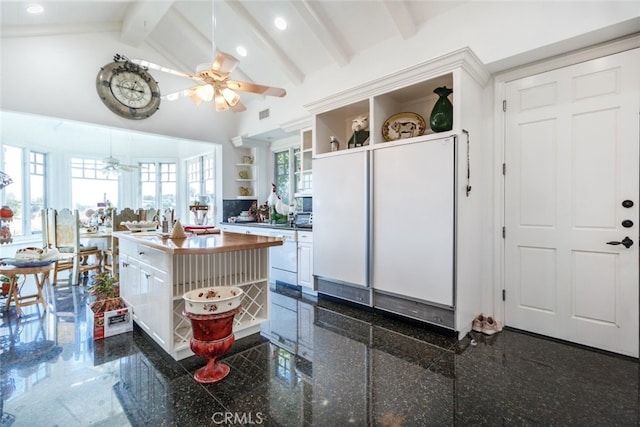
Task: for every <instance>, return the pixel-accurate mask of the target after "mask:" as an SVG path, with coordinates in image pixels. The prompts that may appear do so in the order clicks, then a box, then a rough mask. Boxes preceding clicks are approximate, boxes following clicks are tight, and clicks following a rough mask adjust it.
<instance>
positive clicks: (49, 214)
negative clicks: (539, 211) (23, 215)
mask: <svg viewBox="0 0 640 427" xmlns="http://www.w3.org/2000/svg"><path fill="white" fill-rule="evenodd" d="M40 219H41V220H42V247H43V248H45V249H51V248H53V247H54V245H55V226H54V221H53V209H51V208H46V209H41V210H40Z"/></svg>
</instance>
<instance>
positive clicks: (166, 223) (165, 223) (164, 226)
mask: <svg viewBox="0 0 640 427" xmlns="http://www.w3.org/2000/svg"><path fill="white" fill-rule="evenodd" d="M162 232H163V233H168V232H169V221H167V217H165V216H164V215H163V216H162Z"/></svg>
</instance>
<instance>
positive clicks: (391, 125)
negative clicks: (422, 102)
mask: <svg viewBox="0 0 640 427" xmlns="http://www.w3.org/2000/svg"><path fill="white" fill-rule="evenodd" d="M426 129H427V125H426V123H425V121H424V119H423V118H422V116H420V115H419V114H416V113H398V114H394V115H393V116H391V117H389V118H388V119H387V120H386V121H385V122H384V124H383V125H382V137H383V138H384V140H385V141H397V140H399V139H406V138H413V137H416V136H420V135H424V132H425V130H426Z"/></svg>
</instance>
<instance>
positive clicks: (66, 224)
mask: <svg viewBox="0 0 640 427" xmlns="http://www.w3.org/2000/svg"><path fill="white" fill-rule="evenodd" d="M53 229H54V232H53V238H54V247H55V248H56V249H58V251H59V252H60V260H59V261H58V262H56V264H55V266H54V272H53V282H54V283H57V282H58V273H59V272H61V271H65V270H71V284H79V283H80V275H81V274H85V275H86V274H88V272H89V271H96V272H97V273H99V272H101V271H102V251H101V250H100V248H98V247H97V246H82V245H81V244H80V216H79V214H78V210H77V209H75V210H74V211H73V212H72V211H71V210H70V209H67V208H65V209H60V210H53Z"/></svg>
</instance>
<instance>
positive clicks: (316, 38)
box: [0, 0, 465, 87]
mask: <svg viewBox="0 0 640 427" xmlns="http://www.w3.org/2000/svg"><path fill="white" fill-rule="evenodd" d="M28 3H31V2H26V1H2V2H1V6H0V7H1V9H0V11H1V24H2V27H1V32H2V37H24V36H43V35H57V34H83V33H92V32H113V33H114V34H116V35H117V37H119V40H120V41H121V42H123V43H125V44H127V45H131V46H135V47H140V46H143V45H146V46H148V47H150V48H151V49H154V50H156V51H157V52H158V53H159V54H160V55H162V56H163V57H165V58H168V60H169V61H170V62H171V63H168V64H162V65H166V66H168V67H171V68H176V69H179V70H182V71H187V72H193V71H194V70H195V69H196V67H197V66H198V65H199V64H201V63H206V62H211V60H212V58H213V46H214V45H215V47H216V48H217V49H218V50H221V51H225V52H229V53H231V54H232V55H234V56H236V57H237V58H238V59H240V65H239V66H238V68H237V69H236V70H235V71H234V72H233V75H232V77H233V78H234V79H237V80H247V81H251V82H255V83H260V84H265V85H270V86H278V87H288V86H289V85H292V86H299V85H301V84H303V82H304V80H305V76H307V75H308V74H309V73H312V72H314V71H318V70H320V69H323V68H326V67H330V66H338V67H340V66H344V65H346V64H349V63H350V61H352V60H353V59H354V58H355V57H357V55H358V52H359V51H361V50H364V49H367V48H370V47H372V46H375V45H376V44H379V43H382V42H384V41H385V40H388V39H390V38H400V39H407V38H410V37H411V36H412V35H413V34H415V33H416V31H417V30H418V29H419V28H420V27H421V26H422V25H424V24H425V23H426V22H428V21H429V20H432V19H435V18H436V17H437V16H438V15H439V14H442V13H446V12H448V11H450V10H452V9H454V8H456V7H457V6H459V5H460V4H461V3H465V2H463V1H425V0H418V1H416V0H375V1H365V0H358V1H336V0H321V1H319V0H313V1H312V0H282V1H280V0H273V1H272V0H215V1H213V0H191V1H179V0H178V1H157V0H153V1H148V0H147V1H94V0H91V1H57V0H43V1H41V4H43V6H44V8H45V10H44V12H43V13H42V14H39V15H29V14H27V12H26V10H25V9H26V5H27V4H28ZM276 17H282V18H284V19H285V20H286V21H287V24H288V26H287V28H286V30H284V31H281V30H278V29H277V28H276V27H275V25H274V20H275V18H276ZM239 45H242V46H244V47H245V48H246V50H247V52H248V54H247V56H246V57H241V56H239V55H238V54H237V53H236V47H237V46H239ZM121 53H123V54H126V53H125V52H121ZM141 59H144V58H141ZM380 60H381V61H384V58H380ZM185 86H188V84H186V83H185Z"/></svg>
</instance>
